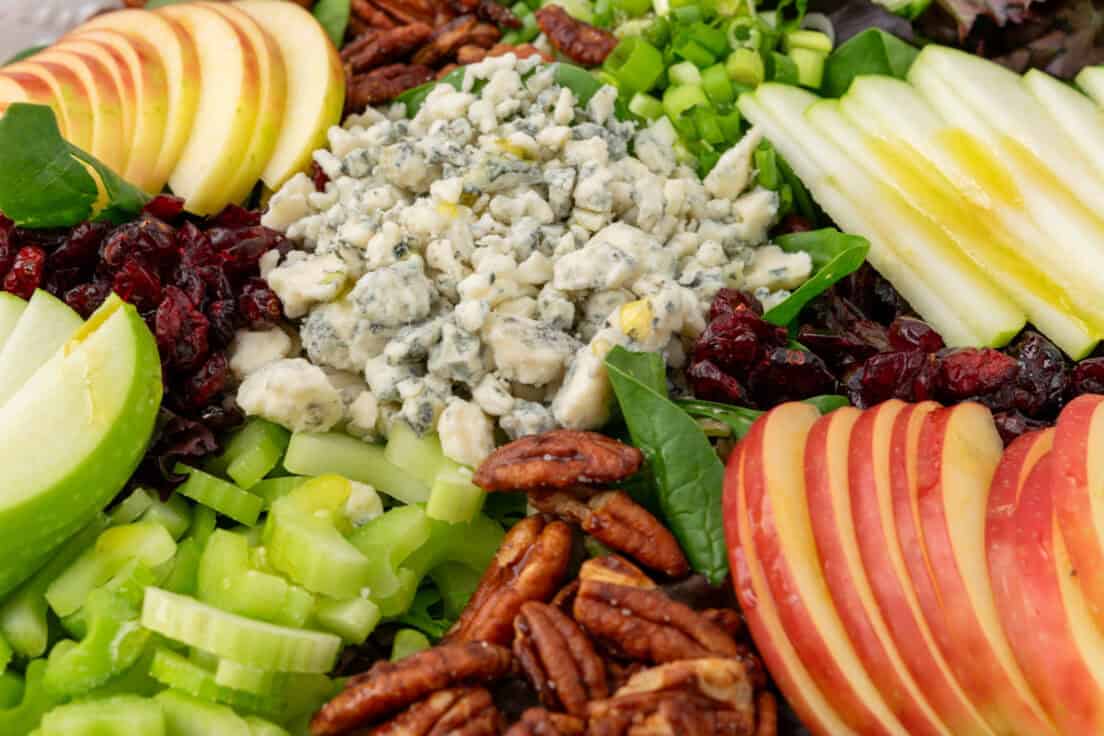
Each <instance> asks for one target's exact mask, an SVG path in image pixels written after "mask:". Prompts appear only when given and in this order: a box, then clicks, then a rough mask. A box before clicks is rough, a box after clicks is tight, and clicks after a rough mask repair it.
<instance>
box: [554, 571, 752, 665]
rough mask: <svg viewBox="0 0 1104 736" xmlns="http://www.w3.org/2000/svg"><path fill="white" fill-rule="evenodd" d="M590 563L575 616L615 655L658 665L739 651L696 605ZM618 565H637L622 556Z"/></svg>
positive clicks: (734, 655) (724, 655)
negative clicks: (613, 575)
mask: <svg viewBox="0 0 1104 736" xmlns="http://www.w3.org/2000/svg"><path fill="white" fill-rule="evenodd" d="M590 562H593V560H591V561H588V563H587V564H584V565H583V569H582V571H581V573H580V576H581V579H582V584H581V585H580V586H579V594H578V596H576V598H575V607H574V613H575V620H576V621H578V622H579V623H580V624H582V626H583V628H584V629H586V631H587V632H588V633H589V634H590V635H591V636H593V637H594V638H595V639H597V640H598V642H599V643H601V644H603V645H604V646H605V647H606V648H608V649H609V650H610V651H611V652H612V653H614V654H615V655H618V656H621V657H624V658H626V659H633V660H640V661H642V662H654V663H657V664H662V663H664V662H674V661H676V660H680V659H693V658H696V657H709V656H723V657H739V656H740V655H741V653H742V652H741V650H740V647H739V646H737V644H736V642H735V641H734V640H733V639H732V637H731V636H729V635H728V633H727V632H726V631H725V630H724V629H722V628H721V627H720V626H718V625H717V624H715V623H713V622H712V621H710V620H709V619H708V618H706V617H705V616H703V615H702V614H700V613H698V612H697V611H695V610H694V609H692V608H690V607H689V606H685V605H683V604H682V603H679V602H677V601H674V600H671V598H669V597H668V596H667V595H666V594H665V593H664V592H663V591H661V590H659V589H657V588H654V587H653V588H647V587H637V586H635V585H631V584H630V585H624V584H619V583H617V582H611V581H610V579H609V568H608V567H604V566H601V567H600V566H590V567H588V565H590ZM620 564H621V565H622V566H625V567H627V568H629V569H633V568H632V566H631V565H629V563H627V562H625V561H623V560H622V561H621V562H620ZM637 572H638V573H639V571H637ZM640 576H641V577H643V573H640ZM625 577H628V576H625ZM629 579H631V578H629Z"/></svg>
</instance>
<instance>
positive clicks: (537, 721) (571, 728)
mask: <svg viewBox="0 0 1104 736" xmlns="http://www.w3.org/2000/svg"><path fill="white" fill-rule="evenodd" d="M585 730H586V722H585V721H583V719H581V718H576V717H575V716H569V715H567V714H566V713H553V712H551V711H549V710H545V709H544V708H530V709H528V710H527V711H525V712H524V713H522V714H521V720H520V721H518V722H517V723H515V724H514V725H513V726H511V727H510V730H508V731H507V732H506V736H582V735H583V732H584V731H585Z"/></svg>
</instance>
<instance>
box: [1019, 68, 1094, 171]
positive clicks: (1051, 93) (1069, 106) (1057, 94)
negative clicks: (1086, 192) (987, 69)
mask: <svg viewBox="0 0 1104 736" xmlns="http://www.w3.org/2000/svg"><path fill="white" fill-rule="evenodd" d="M1023 81H1024V84H1025V85H1027V89H1028V90H1029V91H1030V92H1031V94H1032V95H1033V96H1034V97H1035V99H1036V100H1038V102H1039V105H1040V106H1042V108H1043V109H1044V110H1046V111H1047V114H1048V115H1049V116H1050V119H1051V120H1052V121H1054V122H1055V123H1057V125H1058V127H1059V128H1061V129H1062V130H1063V131H1064V132H1065V134H1066V135H1067V136H1069V139H1070V140H1071V141H1073V144H1074V145H1075V146H1076V147H1077V150H1079V151H1080V152H1081V154H1082V155H1083V156H1084V157H1085V159H1086V160H1087V161H1088V162H1089V163H1090V164H1092V166H1093V167H1094V168H1095V169H1096V173H1097V174H1100V175H1101V176H1104V108H1100V107H1098V106H1097V105H1094V104H1093V101H1092V100H1091V99H1089V98H1088V97H1086V96H1085V95H1082V94H1078V92H1077V90H1075V89H1074V88H1073V87H1070V86H1069V85H1067V84H1065V83H1063V82H1060V81H1058V80H1057V79H1055V78H1054V77H1052V76H1050V75H1049V74H1047V73H1046V72H1043V71H1039V70H1038V69H1031V70H1030V71H1028V72H1027V74H1025V75H1024V77H1023Z"/></svg>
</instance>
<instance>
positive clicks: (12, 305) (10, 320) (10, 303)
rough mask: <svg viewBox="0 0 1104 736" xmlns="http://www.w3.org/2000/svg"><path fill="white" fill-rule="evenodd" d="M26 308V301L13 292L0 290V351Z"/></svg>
mask: <svg viewBox="0 0 1104 736" xmlns="http://www.w3.org/2000/svg"><path fill="white" fill-rule="evenodd" d="M26 308H27V302H25V301H23V300H22V299H20V298H19V297H17V296H16V295H15V294H9V293H8V292H6V291H0V351H2V350H3V348H4V344H5V343H6V342H7V341H8V338H9V337H11V334H12V331H13V330H14V329H15V326H16V324H18V323H19V317H20V316H21V315H22V314H23V310H24V309H26Z"/></svg>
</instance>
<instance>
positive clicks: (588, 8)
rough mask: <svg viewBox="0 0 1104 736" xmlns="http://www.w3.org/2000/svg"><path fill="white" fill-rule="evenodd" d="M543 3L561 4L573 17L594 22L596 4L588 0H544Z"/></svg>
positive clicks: (585, 21)
mask: <svg viewBox="0 0 1104 736" xmlns="http://www.w3.org/2000/svg"><path fill="white" fill-rule="evenodd" d="M541 5H559V6H560V7H561V8H563V9H564V10H565V11H566V12H567V14H568V15H570V16H571V17H572V18H577V19H578V20H581V21H583V22H584V23H591V24H593V23H594V6H593V5H592V4H591V3H590V2H589V1H588V0H543V1H542V2H541Z"/></svg>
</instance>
